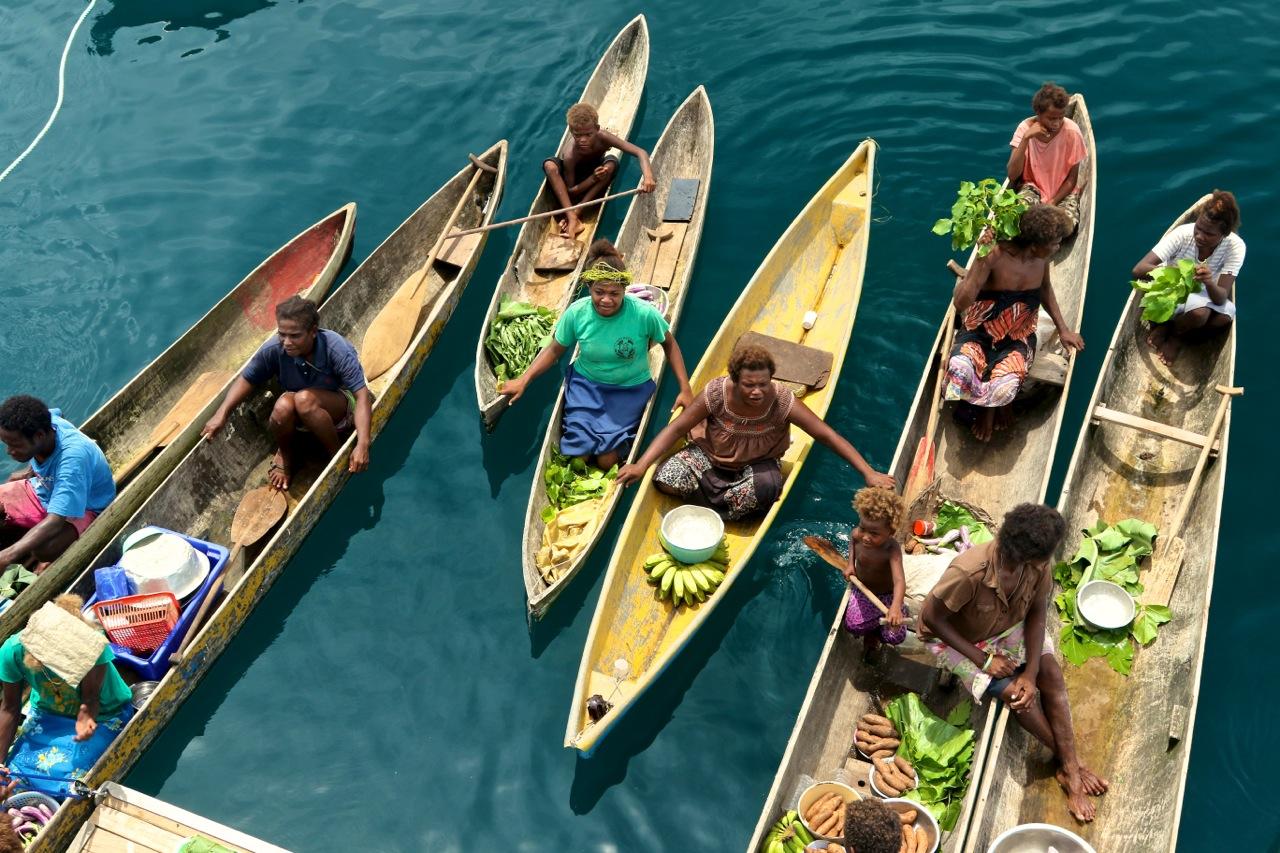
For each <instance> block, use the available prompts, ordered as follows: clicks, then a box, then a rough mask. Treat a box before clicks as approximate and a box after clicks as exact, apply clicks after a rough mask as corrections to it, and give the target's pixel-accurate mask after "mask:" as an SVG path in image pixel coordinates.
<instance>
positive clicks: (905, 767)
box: [893, 755, 916, 779]
mask: <svg viewBox="0 0 1280 853" xmlns="http://www.w3.org/2000/svg"><path fill="white" fill-rule="evenodd" d="M893 763H894V764H896V765H897V766H898V769H899V770H901V771H902V772H903V773H904V774H905V775H906V777H907V778H908V779H914V778H916V769H915V768H914V767H912V766H911V764H910V763H909V762H908V761H907V759H905V758H903V757H902V756H901V755H895V756H894V758H893Z"/></svg>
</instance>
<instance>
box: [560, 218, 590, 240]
mask: <svg viewBox="0 0 1280 853" xmlns="http://www.w3.org/2000/svg"><path fill="white" fill-rule="evenodd" d="M586 228H587V226H585V225H583V224H582V220H581V219H579V218H578V217H576V216H571V217H568V218H567V219H565V221H564V224H562V225H561V226H560V235H561V236H562V237H568V238H570V239H573V238H576V237H577V236H578V235H579V234H581V233H582V232H583V231H585V230H586Z"/></svg>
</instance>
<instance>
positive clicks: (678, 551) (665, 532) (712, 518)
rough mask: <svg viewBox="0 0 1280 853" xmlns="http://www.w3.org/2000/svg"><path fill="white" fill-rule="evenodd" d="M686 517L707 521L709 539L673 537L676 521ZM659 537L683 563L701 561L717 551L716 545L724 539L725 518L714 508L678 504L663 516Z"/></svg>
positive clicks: (664, 545) (672, 554) (665, 546)
mask: <svg viewBox="0 0 1280 853" xmlns="http://www.w3.org/2000/svg"><path fill="white" fill-rule="evenodd" d="M685 518H701V519H703V520H704V521H705V522H706V523H707V530H708V533H707V541H705V542H685V541H683V540H680V539H678V538H677V539H672V538H671V530H672V528H673V526H674V525H675V524H676V522H678V521H680V520H682V519H685ZM658 534H659V536H658V538H660V539H661V540H662V545H663V547H664V548H666V549H667V551H668V552H669V553H670V554H671V556H673V557H675V558H676V559H677V560H679V561H680V562H682V563H686V564H690V565H691V564H693V563H700V562H702V561H703V560H705V559H707V558H708V557H710V556H711V555H712V554H714V553H715V552H716V547H717V546H718V545H719V544H720V541H721V540H722V539H724V519H722V518H720V516H719V515H718V514H717V513H716V511H715V510H713V509H708V508H707V507H705V506H698V505H696V504H685V505H684V506H678V507H676V508H675V509H673V510H671V512H669V513H667V514H666V515H665V516H663V517H662V527H660V528H659V530H658Z"/></svg>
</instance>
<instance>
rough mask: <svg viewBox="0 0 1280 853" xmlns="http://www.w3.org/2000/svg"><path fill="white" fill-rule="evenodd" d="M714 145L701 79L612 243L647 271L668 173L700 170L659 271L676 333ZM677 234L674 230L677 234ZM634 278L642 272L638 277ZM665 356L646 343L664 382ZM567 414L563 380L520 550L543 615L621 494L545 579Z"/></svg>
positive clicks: (609, 500)
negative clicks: (550, 505) (679, 231)
mask: <svg viewBox="0 0 1280 853" xmlns="http://www.w3.org/2000/svg"><path fill="white" fill-rule="evenodd" d="M714 149H715V126H714V123H713V121H712V117H711V103H710V102H709V101H708V100H707V97H706V93H705V91H703V89H702V88H701V87H699V88H698V90H697V91H695V92H694V93H693V94H692V95H690V96H689V98H688V99H687V100H686V101H685V102H684V104H682V105H681V107H680V109H678V110H677V111H676V113H675V115H673V116H672V118H671V121H670V123H669V124H668V125H667V128H666V129H665V130H664V131H663V133H662V136H661V137H660V138H659V139H658V144H657V145H655V146H654V149H653V155H652V162H653V171H654V177H655V178H656V179H657V183H658V187H657V189H656V190H654V192H652V193H648V194H646V195H640V196H634V197H633V201H632V203H631V206H630V208H629V209H628V211H627V216H626V218H625V219H624V220H623V222H622V227H621V228H620V229H619V231H618V239H617V240H615V241H614V244H615V245H616V246H617V247H618V250H619V251H621V252H622V256H623V257H624V258H625V259H626V261H627V268H628V269H629V270H631V271H632V272H633V273H634V274H635V275H636V276H640V274H641V272H642V271H644V270H646V269H648V268H649V258H650V254H651V252H652V251H653V243H652V240H651V239H650V238H649V236H648V234H647V233H646V231H645V229H647V228H659V227H661V226H662V212H663V210H664V209H665V208H666V204H667V192H668V190H669V189H670V187H671V181H672V180H673V179H675V178H697V179H699V180H700V181H701V186H700V187H699V189H698V198H697V200H696V202H695V205H694V210H693V216H692V218H691V220H690V222H689V224H688V230H687V231H686V232H685V233H684V235H683V238H684V239H683V242H682V245H681V246H680V247H679V250H678V254H676V255H673V256H672V258H671V260H672V263H671V266H670V267H669V273H668V276H667V277H666V278H664V279H662V282H663V283H664V284H665V283H668V282H669V283H670V285H671V286H670V287H669V289H668V290H667V299H668V310H667V320H668V322H669V323H670V324H671V330H672V333H673V334H674V332H675V330H676V328H677V326H678V324H679V321H680V313H681V309H682V307H683V305H684V300H685V296H686V294H687V292H688V285H689V279H690V274H691V272H692V270H693V260H694V257H695V255H696V253H697V250H698V241H699V240H700V239H701V237H702V226H703V221H704V219H705V214H706V208H707V194H708V192H709V190H710V183H711V163H712V155H713V154H714ZM672 239H676V238H675V237H674V236H673V238H672ZM637 280H639V279H638V278H637ZM666 364H667V359H666V354H665V352H663V350H662V348H661V347H660V346H655V347H651V348H650V350H649V372H650V375H651V376H653V377H654V378H655V379H657V380H659V382H661V379H662V377H663V373H664V371H665V370H666ZM657 399H658V395H657V393H656V392H655V393H654V396H653V397H652V398H651V399H650V401H649V405H648V406H647V407H646V408H645V411H644V415H643V417H642V418H641V421H640V425H639V427H638V428H637V430H636V435H637V437H638V438H637V440H636V441H635V442H634V443H633V444H632V448H631V452H630V453H629V454H628V457H627V461H628V462H629V461H632V460H633V459H634V458H635V457H636V456H637V455H638V453H639V451H640V448H641V446H642V444H643V438H644V434H645V429H646V428H647V427H648V424H649V419H650V417H651V416H652V414H653V408H654V405H655V404H656V402H657ZM563 414H564V387H563V384H562V385H561V389H560V394H559V396H558V397H557V399H556V405H555V408H554V409H553V410H552V413H551V422H550V425H549V427H548V430H547V436H546V439H545V440H544V441H543V445H542V453H541V455H540V458H539V464H538V467H537V468H536V469H535V471H534V475H533V485H532V487H531V490H530V495H529V507H528V509H527V511H526V513H525V523H524V547H523V550H522V561H523V564H524V581H525V591H526V593H527V595H528V601H529V609H530V611H531V612H532V613H534V615H536V616H541V615H542V613H543V612H545V609H546V608H547V607H548V606H550V604H551V602H552V601H553V600H554V598H555V596H556V595H558V594H559V592H560V590H561V589H563V587H564V586H565V585H566V584H567V583H568V582H569V580H570V579H571V578H572V577H573V576H574V575H575V574H576V573H577V571H578V570H579V569H580V568H581V567H582V564H583V563H584V562H585V561H586V559H587V557H588V556H589V555H590V553H591V549H592V547H594V545H595V541H594V540H598V539H599V536H600V534H601V533H602V532H603V530H604V526H605V524H606V523H607V521H608V519H609V516H610V515H611V514H612V512H613V510H614V508H615V507H616V506H617V504H618V501H619V499H620V498H621V497H622V495H621V492H620V491H619V490H617V489H614V490H613V491H612V492H610V494H609V496H608V497H606V498H605V499H604V503H603V505H602V507H601V511H600V513H599V515H598V521H597V522H596V527H595V534H594V537H593V541H592V543H591V545H590V546H588V547H586V548H583V549H582V550H580V551H578V552H577V554H576V555H575V556H574V557H573V558H572V559H571V560H570V561H569V564H568V565H566V566H563V567H560V568H559V569H558V572H559V577H558V578H557V579H556V582H555V583H553V584H551V585H548V584H547V582H546V581H545V580H544V579H543V576H542V572H541V571H540V570H539V569H538V565H537V562H536V559H535V557H536V555H537V553H538V549H539V548H540V547H541V545H542V533H543V529H544V525H543V522H542V519H541V512H542V509H543V507H545V506H546V505H547V492H546V484H545V480H544V479H543V471H544V470H545V469H546V466H547V464H548V463H549V462H550V460H551V454H552V451H554V450H558V449H559V445H560V431H561V417H562V416H563Z"/></svg>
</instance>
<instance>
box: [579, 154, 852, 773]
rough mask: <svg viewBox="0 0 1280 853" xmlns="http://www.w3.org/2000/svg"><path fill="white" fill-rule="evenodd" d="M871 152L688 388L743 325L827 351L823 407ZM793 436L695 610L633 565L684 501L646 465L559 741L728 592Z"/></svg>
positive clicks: (793, 452) (762, 274) (730, 525)
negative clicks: (617, 669)
mask: <svg viewBox="0 0 1280 853" xmlns="http://www.w3.org/2000/svg"><path fill="white" fill-rule="evenodd" d="M873 156H874V143H873V142H870V141H867V142H864V143H862V145H860V146H859V148H858V150H857V151H856V152H855V153H854V155H853V156H851V157H850V158H849V160H848V161H847V162H846V163H845V164H844V166H842V167H841V168H840V170H839V171H838V172H837V173H836V174H835V176H834V177H832V178H831V180H829V181H828V182H827V184H826V185H825V186H824V187H823V188H822V189H821V190H820V191H819V192H818V194H817V195H816V196H815V197H814V198H813V199H812V200H811V201H810V202H809V204H808V205H807V206H806V207H805V209H804V211H802V212H801V214H800V215H799V216H798V217H797V218H796V220H795V221H794V222H793V223H792V224H791V226H790V227H789V228H788V229H787V232H786V233H785V234H784V235H783V236H782V238H781V239H780V240H779V242H778V244H777V245H775V246H774V248H773V249H772V250H771V251H770V253H769V255H768V256H767V257H766V258H765V260H764V262H763V263H762V264H761V266H760V268H759V269H758V270H757V271H756V273H755V275H754V276H753V277H752V279H751V282H750V283H749V284H748V285H747V287H746V288H745V289H744V291H743V293H742V295H741V296H740V297H739V299H738V302H737V303H736V304H735V305H734V307H733V309H732V310H731V311H730V313H729V315H728V316H727V317H726V318H725V320H724V323H723V325H722V326H721V327H720V331H719V332H717V333H716V336H715V338H714V339H713V340H712V342H711V344H710V345H709V346H708V348H707V350H706V353H705V354H704V355H703V357H702V359H701V361H700V362H699V363H698V367H697V368H696V369H695V370H694V372H693V374H692V375H691V377H690V384H691V385H692V387H693V389H694V392H695V393H701V391H702V389H703V387H704V386H705V385H706V384H707V382H708V381H710V380H711V379H713V378H716V377H718V376H722V375H724V373H725V369H726V365H727V364H728V360H729V355H730V354H731V353H732V351H733V348H734V344H735V343H736V342H737V340H738V338H739V337H741V336H742V334H743V333H745V332H747V331H756V332H759V333H761V334H766V335H770V336H773V337H777V338H784V339H787V340H791V341H797V342H800V341H802V342H803V343H804V344H805V345H806V346H810V347H814V348H816V349H822V350H826V351H828V352H831V353H832V354H833V355H834V357H835V364H834V366H833V370H832V376H831V379H830V381H829V382H828V383H827V385H826V386H825V387H824V388H823V389H822V390H820V391H816V392H813V393H811V394H808V395H806V396H805V397H804V398H803V399H804V402H805V404H806V405H808V406H809V408H811V409H813V410H814V412H815V413H816V414H818V416H819V417H821V416H823V415H825V414H826V411H827V407H828V405H829V404H830V401H831V395H832V394H833V393H834V391H835V389H836V386H837V384H838V383H837V380H838V378H839V370H840V366H841V364H842V363H843V361H844V356H845V352H846V350H847V349H848V344H849V336H850V334H851V332H852V329H853V320H854V315H855V314H856V312H857V307H858V301H859V297H860V296H861V292H862V275H863V269H864V266H865V263H866V252H867V241H868V234H869V226H870V205H871V184H870V179H871V174H872V169H873V167H872V163H873ZM838 238H839V239H838ZM841 240H842V241H843V242H840V241H841ZM824 285H825V286H824ZM810 310H815V311H817V313H818V320H817V323H816V324H815V325H814V327H813V329H812V330H810V331H809V332H807V333H806V332H805V330H804V328H803V326H802V325H801V323H802V320H803V318H804V315H805V313H806V312H808V311H810ZM791 439H792V443H791V447H790V448H789V449H788V450H787V452H786V454H785V455H784V457H783V460H782V469H783V474H784V478H785V481H784V485H783V492H782V496H781V497H780V498H779V500H778V501H777V503H775V504H774V505H773V507H772V508H771V509H770V510H769V512H768V513H766V514H765V515H764V516H763V517H761V518H756V519H753V520H749V521H739V522H726V523H725V535H726V538H727V539H728V545H729V559H730V566H729V569H728V571H727V573H726V576H725V580H724V582H723V583H722V584H721V586H720V588H719V589H718V590H717V591H716V593H715V594H714V595H712V596H711V597H709V598H708V599H707V600H706V601H705V602H701V603H699V604H695V605H693V606H691V607H681V608H679V609H678V610H677V609H674V608H672V607H671V605H670V603H669V602H667V601H662V600H659V599H658V596H657V593H656V591H655V589H654V587H652V586H650V585H649V584H648V582H647V581H646V580H645V576H644V574H643V572H642V570H641V565H640V564H641V563H642V562H643V560H644V559H645V557H646V556H647V555H649V554H652V553H655V552H656V551H658V550H660V549H661V547H662V546H661V544H660V543H659V541H658V528H659V526H660V524H661V521H662V518H663V516H664V515H665V514H666V513H667V512H668V511H669V510H671V509H674V508H675V507H676V506H678V505H680V502H679V501H677V500H676V499H674V498H671V497H668V496H666V495H663V494H661V493H660V492H658V491H657V490H656V489H654V488H653V486H652V477H653V471H654V470H656V469H657V467H658V466H654V469H651V470H650V471H649V473H648V474H647V475H646V476H645V478H644V480H642V481H641V483H640V484H639V485H638V486H636V488H637V490H638V494H637V496H636V498H635V501H634V503H633V504H632V506H631V511H630V513H629V515H628V516H627V522H626V524H625V525H624V527H623V530H622V532H621V534H620V535H619V538H618V542H617V544H616V545H615V546H614V550H613V556H612V557H611V559H610V565H609V573H608V577H607V578H606V579H605V585H604V589H603V591H602V592H601V596H600V600H599V602H598V604H597V606H596V614H595V618H594V620H593V622H592V627H591V633H590V634H589V636H588V638H587V646H586V648H585V649H584V652H583V660H582V664H581V668H580V671H579V674H578V687H577V693H576V695H575V699H574V705H573V708H572V709H571V712H570V722H569V728H568V732H567V737H566V740H567V742H566V745H577V747H578V748H579V749H584V748H587V744H588V742H594V741H595V740H596V739H598V738H599V737H600V736H601V735H602V733H603V732H604V731H606V730H607V729H608V727H609V726H611V725H612V723H613V721H614V720H616V719H617V718H618V717H619V716H620V715H621V712H622V711H623V710H624V709H625V706H626V705H627V704H628V703H629V702H630V701H632V700H633V699H634V697H635V696H637V695H638V694H639V693H640V692H641V691H642V690H644V688H645V687H647V686H648V684H649V683H650V682H651V681H652V679H653V678H655V677H656V676H657V675H658V674H659V673H660V672H661V671H662V669H663V668H664V667H665V666H666V663H667V662H668V661H669V660H670V659H671V658H672V657H673V656H674V655H675V654H676V653H677V652H678V651H679V650H680V649H681V648H682V647H683V646H684V644H685V643H686V642H687V641H688V640H689V639H690V637H692V635H693V633H694V632H695V631H696V630H697V629H698V627H699V626H700V625H701V624H702V622H703V621H705V619H706V617H707V615H708V614H709V613H710V611H711V609H712V608H713V607H714V606H715V605H716V604H718V603H719V602H720V601H721V600H722V599H723V598H724V595H725V594H726V593H727V591H728V589H729V587H730V586H731V585H732V583H733V581H734V580H736V578H737V577H738V575H739V573H740V572H741V570H742V567H743V566H744V564H745V563H746V561H747V560H748V559H749V558H750V556H751V553H752V552H753V551H754V550H755V547H756V545H757V544H758V543H759V541H760V538H761V537H762V536H763V535H764V534H765V533H766V532H767V531H768V529H769V526H770V525H771V524H772V521H773V519H774V517H775V516H776V515H777V511H778V509H779V507H781V505H782V503H783V501H785V500H786V496H787V494H788V493H789V491H790V489H791V486H792V485H793V484H794V482H795V474H796V472H797V470H798V468H799V467H800V465H801V464H802V463H803V461H804V459H805V457H806V456H807V454H808V452H809V449H810V447H811V446H812V439H810V438H809V436H808V435H806V434H805V433H803V432H801V431H799V430H798V429H795V428H794V427H793V428H792V432H791ZM658 464H659V465H661V462H660V463H658ZM617 658H624V659H626V660H627V661H628V662H629V664H630V668H631V673H632V677H631V678H629V679H627V680H625V681H623V682H622V683H621V684H619V685H617V687H616V688H615V684H614V678H613V675H612V672H613V662H614V661H615V660H616V659H617ZM595 693H600V694H602V695H604V696H605V698H606V699H608V700H609V701H611V702H613V703H614V705H615V707H614V709H613V710H612V711H610V712H609V713H608V714H607V715H606V716H605V717H603V718H602V719H601V720H599V721H597V722H596V723H594V724H591V725H590V727H589V726H588V718H587V716H586V707H585V703H586V699H587V697H589V696H591V695H592V694H595ZM575 740H576V743H575Z"/></svg>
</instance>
